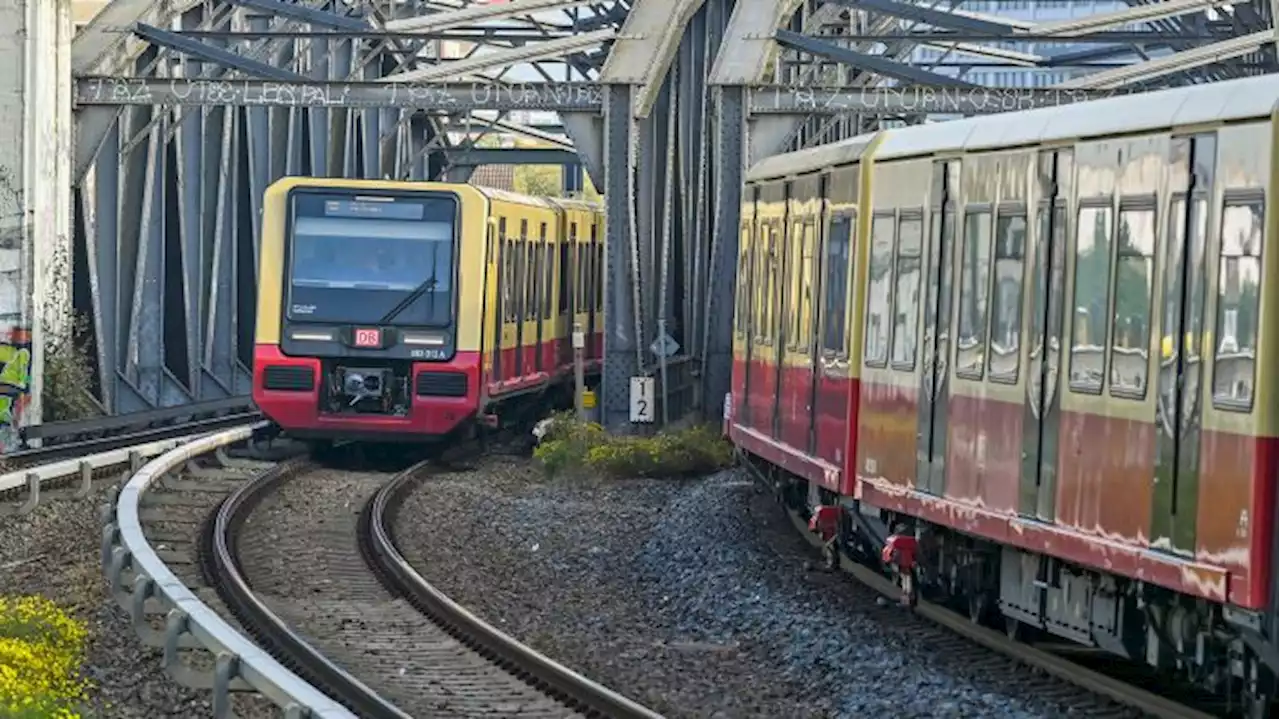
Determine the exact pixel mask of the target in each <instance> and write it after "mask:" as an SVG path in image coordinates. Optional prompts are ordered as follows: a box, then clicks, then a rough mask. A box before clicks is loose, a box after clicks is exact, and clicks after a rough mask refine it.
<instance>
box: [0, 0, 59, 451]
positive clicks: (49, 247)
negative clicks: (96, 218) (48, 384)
mask: <svg viewBox="0 0 1280 719" xmlns="http://www.w3.org/2000/svg"><path fill="white" fill-rule="evenodd" d="M71 37H72V29H71V0H7V1H6V2H3V3H0V68H4V72H0V451H9V450H12V449H14V448H15V447H16V446H17V444H18V427H20V426H23V425H28V424H36V423H38V422H39V421H40V416H41V406H40V393H41V390H42V389H43V384H44V378H43V374H44V372H43V366H44V351H45V348H46V346H48V342H49V339H50V338H57V337H63V336H65V335H66V334H67V333H68V332H69V329H70V323H69V319H70V317H69V315H70V307H71V147H72V144H71V140H72V118H71Z"/></svg>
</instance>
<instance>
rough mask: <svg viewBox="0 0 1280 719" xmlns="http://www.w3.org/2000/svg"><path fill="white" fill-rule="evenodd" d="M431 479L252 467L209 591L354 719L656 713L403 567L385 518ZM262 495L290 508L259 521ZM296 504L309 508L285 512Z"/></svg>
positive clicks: (223, 512)
mask: <svg viewBox="0 0 1280 719" xmlns="http://www.w3.org/2000/svg"><path fill="white" fill-rule="evenodd" d="M428 473H429V469H428V467H427V463H426V462H420V463H418V464H415V465H413V466H412V467H410V468H408V469H407V470H404V471H402V472H399V473H398V474H396V475H395V476H393V477H392V478H391V479H390V480H389V481H388V480H386V479H385V478H384V476H382V475H380V474H378V473H376V472H352V471H343V470H333V469H329V468H325V467H321V466H319V465H317V464H315V463H314V462H312V461H311V460H298V461H292V462H286V463H284V464H281V465H278V466H276V467H274V468H272V469H270V470H268V471H266V472H264V473H262V474H261V475H260V476H259V477H257V478H256V479H255V480H253V481H251V482H250V483H248V484H247V485H245V486H244V487H242V488H240V489H239V490H237V491H236V492H235V493H234V494H232V495H231V496H230V497H228V498H227V500H226V501H225V502H224V503H223V504H222V506H221V507H219V509H218V511H217V512H216V514H215V516H214V517H213V520H212V521H211V522H210V524H209V531H208V533H207V543H206V547H205V550H206V551H205V552H203V554H204V555H205V557H206V560H207V565H206V568H207V571H208V572H209V573H210V574H211V575H212V576H211V583H213V584H215V586H217V587H218V592H219V595H220V596H221V597H222V599H223V601H224V602H225V603H226V604H227V606H228V607H229V608H230V609H231V611H232V612H233V613H234V614H235V615H236V617H237V618H238V619H239V620H240V622H241V624H242V625H244V626H245V627H246V628H247V629H248V630H249V631H250V632H251V633H252V634H253V635H254V636H255V637H256V638H257V640H258V641H259V642H260V643H261V644H262V645H263V646H264V647H265V648H267V649H268V650H269V651H270V652H271V653H272V654H274V655H276V656H277V658H279V659H280V660H281V661H282V662H283V663H285V664H286V665H288V666H290V667H291V668H293V669H294V670H295V671H296V672H297V673H298V674H299V675H301V676H304V677H305V678H307V679H308V680H309V681H312V682H314V683H315V684H316V685H317V686H319V687H321V688H322V689H324V690H325V691H326V692H327V693H329V694H330V695H331V696H333V697H334V698H335V699H336V700H338V701H340V702H341V703H343V704H345V705H347V706H348V707H349V708H351V709H352V710H353V711H356V712H357V713H359V714H360V715H361V716H365V717H370V718H372V719H381V718H382V717H395V718H397V719H399V718H401V717H410V716H413V717H428V716H441V717H446V716H447V717H472V716H475V717H479V716H504V717H522V718H523V717H529V718H538V719H542V718H551V717H555V718H556V719H559V718H561V717H579V716H607V717H618V718H619V719H632V718H637V719H638V718H640V717H644V718H646V719H648V718H651V717H657V716H659V715H657V714H655V713H653V712H651V711H649V710H647V709H645V708H643V707H640V706H639V705H636V704H634V703H632V702H630V701H629V700H627V699H625V698H624V697H621V696H619V695H617V694H615V693H613V692H611V691H609V690H608V689H606V688H604V687H601V686H599V685H597V684H595V683H594V682H591V681H590V680H588V679H586V678H585V677H581V676H580V675H577V674H575V673H574V672H572V671H570V670H568V669H565V668H564V667H561V666H559V665H558V664H555V663H554V662H552V661H551V660H550V659H548V658H546V657H543V656H542V655H540V654H537V653H536V652H534V651H533V650H531V649H529V648H528V647H525V646H523V645H521V644H519V643H518V642H515V641H514V640H512V639H510V638H509V637H507V636H506V635H503V634H502V633H501V632H499V631H498V630H496V629H494V628H493V627H491V626H489V625H488V624H486V623H485V622H483V621H482V620H480V619H479V618H478V617H475V616H474V615H472V614H470V613H469V612H467V611H466V610H465V609H463V608H462V607H460V606H458V605H457V604H456V603H454V602H452V601H451V600H449V598H448V597H446V596H445V595H444V594H442V593H441V592H439V591H438V590H436V589H435V588H434V587H432V586H431V585H430V584H428V583H426V582H425V580H423V579H422V577H421V576H419V575H418V574H417V573H416V572H414V571H413V569H412V568H411V567H409V566H408V563H407V562H405V560H404V558H403V557H402V556H401V555H400V552H399V550H398V549H397V548H396V546H395V541H394V532H393V522H392V521H391V514H392V513H393V512H394V509H395V508H396V505H397V501H396V500H397V498H398V496H399V493H400V492H402V491H404V490H405V489H406V488H408V487H410V486H411V485H412V483H413V482H414V481H415V480H416V479H418V478H419V477H421V476H423V475H426V474H428ZM304 482H305V484H303V483H304ZM291 486H292V488H291ZM273 495H274V496H273ZM268 498H272V499H271V501H279V502H283V503H285V504H286V505H287V506H288V507H289V511H281V512H279V513H276V514H271V513H269V512H270V511H271V508H270V507H267V506H266V503H265V502H264V500H268ZM300 502H306V503H311V504H308V509H307V511H293V510H294V508H295V506H296V505H295V504H293V503H300ZM355 508H358V511H357V510H356V509H355ZM260 511H261V512H263V517H264V521H262V522H258V523H257V525H256V529H255V525H254V522H255V521H256V514H257V513H258V512H260ZM268 528H269V529H268ZM251 530H252V531H258V532H263V531H269V535H266V536H265V537H253V536H251ZM268 537H269V538H270V540H271V541H262V540H263V539H267V538H268ZM286 567H291V568H292V569H293V570H297V569H299V568H302V567H305V568H306V570H305V571H290V569H287V568H286ZM255 575H256V576H258V577H259V578H260V581H257V582H255V580H254V576H255ZM259 584H260V585H261V586H258V585H259Z"/></svg>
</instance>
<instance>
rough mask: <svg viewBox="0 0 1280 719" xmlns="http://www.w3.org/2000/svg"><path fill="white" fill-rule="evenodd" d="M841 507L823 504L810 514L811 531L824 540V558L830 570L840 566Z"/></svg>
mask: <svg viewBox="0 0 1280 719" xmlns="http://www.w3.org/2000/svg"><path fill="white" fill-rule="evenodd" d="M840 512H841V510H840V507H838V506H835V505H831V504H821V505H818V506H817V507H815V508H814V510H813V514H812V515H810V516H809V531H810V532H812V533H814V534H817V535H818V538H819V539H821V540H822V559H823V563H824V565H825V566H826V568H827V569H828V570H832V569H836V568H837V567H839V566H840V547H839V543H838V539H839V537H840Z"/></svg>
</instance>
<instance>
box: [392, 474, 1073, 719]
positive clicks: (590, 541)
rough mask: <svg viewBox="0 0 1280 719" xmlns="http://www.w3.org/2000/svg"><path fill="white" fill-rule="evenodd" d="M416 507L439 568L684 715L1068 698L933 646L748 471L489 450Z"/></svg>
mask: <svg viewBox="0 0 1280 719" xmlns="http://www.w3.org/2000/svg"><path fill="white" fill-rule="evenodd" d="M400 512H401V514H400V515H399V516H398V520H397V522H396V525H395V532H396V537H397V542H398V544H399V546H400V547H401V549H402V551H403V552H404V553H405V555H406V558H407V559H409V561H410V562H412V563H413V564H414V566H415V567H416V568H417V569H418V571H419V572H420V573H421V574H422V575H423V576H424V577H425V578H427V580H428V581H431V582H433V583H435V584H436V586H437V587H438V588H440V589H441V590H442V591H444V592H445V593H446V594H448V595H449V596H450V597H451V598H453V599H454V600H455V601H457V602H459V603H461V604H463V605H464V606H466V607H467V608H468V609H470V610H471V611H473V612H476V613H477V614H479V615H480V616H481V617H483V618H485V619H486V620H488V621H489V622H491V623H493V624H494V625H495V626H497V627H499V628H501V629H502V630H503V631H506V632H508V633H509V634H511V635H513V636H514V637H515V638H517V639H519V640H521V641H523V642H525V643H527V644H529V645H530V646H532V647H533V648H534V649H536V650H538V651H540V652H542V653H544V654H546V655H548V656H550V657H552V658H554V659H556V660H557V661H559V662H561V663H563V664H565V665H567V666H569V667H570V668H572V669H575V670H577V671H579V672H582V673H584V674H586V675H587V676H590V677H591V678H593V679H595V680H596V681H599V682H601V683H603V684H605V685H607V686H609V687H610V688H612V689H614V690H616V691H619V692H621V693H623V694H626V695H627V696H629V697H631V698H632V699H634V700H636V701H638V702H640V703H642V704H645V705H647V706H649V707H651V708H652V709H654V710H656V711H659V712H661V713H663V714H665V715H666V716H669V717H733V718H735V719H736V718H738V717H828V716H839V717H845V716H848V717H852V716H862V715H866V716H893V717H935V716H937V717H970V716H972V717H979V716H981V717H1020V718H1022V717H1025V718H1030V717H1058V716H1063V715H1064V713H1065V714H1068V715H1069V714H1070V712H1069V711H1064V710H1065V709H1066V707H1063V706H1059V705H1057V704H1056V703H1055V702H1053V701H1051V700H1046V699H1041V698H1037V697H1036V696H1019V695H1018V690H1017V688H1016V683H1009V682H1007V681H1006V682H1001V681H1000V677H1001V676H1002V675H1011V674H1015V673H1025V672H1027V671H1028V670H1027V669H1026V668H1024V667H1021V666H1018V665H1017V664H1015V663H1013V662H1011V661H1006V660H1003V659H1001V658H998V657H996V658H994V660H993V662H986V661H984V662H982V665H981V666H980V667H975V666H972V665H971V664H970V663H969V660H968V659H965V658H949V657H948V656H945V655H938V654H936V653H931V651H930V646H928V644H929V642H928V641H921V639H920V636H921V632H922V630H923V631H925V632H927V631H928V629H927V628H925V627H922V625H927V626H928V627H933V625H929V624H928V622H927V620H923V619H920V618H914V617H912V618H907V621H906V622H904V621H903V619H902V617H900V616H897V615H896V614H895V615H894V617H893V621H886V618H887V617H888V616H889V614H890V613H899V612H904V611H905V610H903V609H900V608H898V607H896V606H881V605H880V604H878V603H877V602H875V601H874V600H871V599H870V598H869V596H868V593H867V592H866V591H859V590H857V589H856V588H855V587H854V586H853V584H852V581H851V580H850V579H848V578H847V577H844V576H842V575H840V574H838V573H836V574H828V573H825V572H822V571H816V570H812V569H810V567H811V566H812V565H813V564H814V563H815V562H814V560H815V556H814V554H813V553H812V550H811V549H810V548H809V547H808V545H807V543H806V542H805V541H804V539H803V538H802V537H800V536H798V535H797V534H796V532H795V529H794V528H793V527H792V526H791V524H790V522H789V520H788V519H787V518H786V515H785V513H784V512H783V511H782V510H781V509H780V508H779V507H778V506H777V505H776V504H775V503H774V501H773V499H772V497H770V496H768V495H766V494H763V493H761V492H758V491H757V489H756V487H755V486H754V485H753V484H752V483H751V482H750V481H749V480H747V479H746V477H745V475H740V474H738V473H736V472H724V473H721V474H719V475H717V476H715V477H711V478H707V479H701V480H679V481H674V480H630V481H583V480H577V481H568V480H559V479H557V480H547V479H545V478H544V477H543V476H542V473H541V471H540V470H538V469H536V468H535V467H534V466H533V465H532V463H530V462H527V461H524V460H518V459H512V458H501V457H491V458H486V459H484V460H482V461H481V462H479V463H478V464H477V466H476V467H475V468H474V469H470V470H467V471H463V472H453V473H448V474H441V475H439V476H435V477H431V478H429V479H426V480H424V481H423V482H422V483H421V484H420V485H419V486H418V487H417V489H415V490H414V491H413V493H412V494H410V495H409V496H408V497H407V498H406V499H405V501H404V505H403V507H402V508H401V510H400ZM904 625H905V626H906V627H907V629H904V628H903V627H904ZM934 629H936V631H937V632H938V633H939V635H942V634H945V632H946V630H944V629H941V628H936V627H934ZM926 636H927V634H926ZM993 665H994V667H993ZM993 668H994V670H993Z"/></svg>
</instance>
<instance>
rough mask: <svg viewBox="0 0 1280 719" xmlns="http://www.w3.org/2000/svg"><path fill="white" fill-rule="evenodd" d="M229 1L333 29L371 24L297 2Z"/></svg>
mask: <svg viewBox="0 0 1280 719" xmlns="http://www.w3.org/2000/svg"><path fill="white" fill-rule="evenodd" d="M227 2H231V3H234V4H236V5H242V6H244V7H247V8H253V9H254V10H261V11H262V12H265V13H270V14H272V15H276V16H278V17H287V18H290V19H293V20H299V21H301V22H305V23H307V24H309V25H319V26H321V27H324V28H328V29H331V30H350V31H353V32H361V31H368V30H369V29H370V24H369V22H368V21H367V20H364V19H361V18H355V17H351V16H350V15H339V14H337V13H332V12H329V11H327V10H318V9H316V8H311V7H307V6H306V5H298V4H296V3H288V2H281V0H227Z"/></svg>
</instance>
